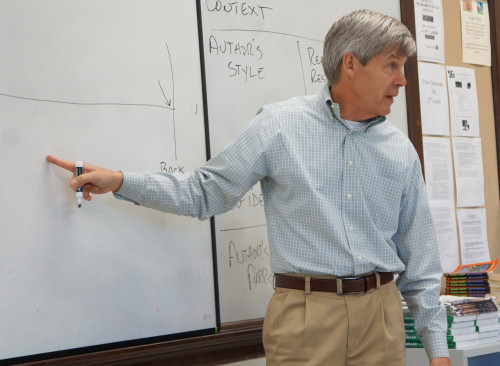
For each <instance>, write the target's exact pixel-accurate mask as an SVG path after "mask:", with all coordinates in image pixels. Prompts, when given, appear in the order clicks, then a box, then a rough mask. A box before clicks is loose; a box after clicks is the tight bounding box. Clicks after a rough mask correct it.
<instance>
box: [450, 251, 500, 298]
mask: <svg viewBox="0 0 500 366" xmlns="http://www.w3.org/2000/svg"><path fill="white" fill-rule="evenodd" d="M497 264H498V259H495V260H492V261H490V262H482V263H472V264H464V265H460V266H458V267H457V268H456V269H455V270H454V271H453V272H451V273H445V275H444V278H445V284H446V287H445V289H446V290H445V294H446V295H453V296H466V297H485V296H486V295H487V294H489V293H491V287H490V281H489V275H488V272H493V270H494V269H495V268H496V266H497Z"/></svg>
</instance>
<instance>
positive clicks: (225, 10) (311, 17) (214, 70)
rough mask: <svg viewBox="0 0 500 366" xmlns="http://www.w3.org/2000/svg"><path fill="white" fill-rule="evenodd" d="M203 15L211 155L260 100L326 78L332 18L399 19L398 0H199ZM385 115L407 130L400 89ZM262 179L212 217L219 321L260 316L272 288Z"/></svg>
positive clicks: (310, 87) (301, 90)
mask: <svg viewBox="0 0 500 366" xmlns="http://www.w3.org/2000/svg"><path fill="white" fill-rule="evenodd" d="M201 4H202V9H201V10H202V23H203V44H204V57H205V69H206V70H205V71H206V82H207V98H208V99H207V100H208V101H207V105H208V118H209V126H210V127H209V128H210V131H211V133H210V146H211V152H212V156H213V155H215V154H216V153H218V152H220V151H221V150H222V149H224V147H225V146H227V145H228V144H229V142H231V141H232V140H233V139H234V138H235V137H236V136H237V135H238V134H240V133H241V132H242V131H243V130H244V129H245V127H246V126H247V125H248V123H249V121H250V120H251V118H252V117H253V116H254V115H255V113H256V112H257V110H258V109H259V107H260V106H262V105H265V104H268V103H273V102H277V101H281V100H285V99H287V98H290V97H293V96H298V95H307V94H316V93H318V92H319V90H320V89H321V87H322V86H323V84H324V82H325V81H326V78H325V77H324V75H323V69H322V66H321V56H322V53H323V39H324V37H325V35H326V33H327V32H328V30H329V29H330V27H331V25H332V23H333V21H335V19H337V18H339V17H340V16H342V15H344V14H346V13H348V12H350V11H353V10H356V9H362V8H368V9H372V10H376V11H379V12H383V13H386V14H389V15H391V16H393V17H395V18H398V19H400V18H401V15H400V7H399V0H391V1H387V0H376V1H374V0H363V1H362V0H351V1H331V0H317V1H314V2H312V1H302V0H269V1H246V2H233V1H221V0H203V1H201ZM399 95H400V96H399V97H398V98H397V99H396V101H395V103H394V105H393V108H392V113H391V115H389V117H388V118H389V120H391V121H392V122H394V123H395V124H396V125H397V126H398V127H399V128H400V129H401V130H402V131H403V132H405V133H406V134H407V127H406V124H407V119H406V105H405V93H404V90H401V92H400V94H399ZM263 205H264V202H263V201H262V193H261V191H260V185H257V186H255V187H254V188H253V189H252V190H251V191H250V192H249V193H248V194H247V195H246V196H245V197H243V198H242V200H241V202H240V203H239V204H238V205H237V207H236V208H234V209H233V210H232V211H230V212H228V213H226V214H224V215H220V216H217V217H216V218H215V230H216V241H217V270H218V278H219V294H220V307H221V310H220V311H221V321H222V322H231V321H238V320H245V319H252V318H259V317H263V316H264V313H265V309H266V306H267V303H268V301H269V299H270V297H271V295H272V292H273V275H272V273H271V269H270V267H269V249H268V239H267V230H266V220H265V217H264V209H263Z"/></svg>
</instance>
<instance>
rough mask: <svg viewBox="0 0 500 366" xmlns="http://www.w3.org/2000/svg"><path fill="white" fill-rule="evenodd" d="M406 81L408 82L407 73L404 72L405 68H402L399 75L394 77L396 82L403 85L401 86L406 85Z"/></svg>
mask: <svg viewBox="0 0 500 366" xmlns="http://www.w3.org/2000/svg"><path fill="white" fill-rule="evenodd" d="M406 83H407V81H406V78H405V73H404V71H403V69H401V70H399V72H398V75H397V76H396V78H395V79H394V84H396V85H397V86H399V87H401V86H405V85H406Z"/></svg>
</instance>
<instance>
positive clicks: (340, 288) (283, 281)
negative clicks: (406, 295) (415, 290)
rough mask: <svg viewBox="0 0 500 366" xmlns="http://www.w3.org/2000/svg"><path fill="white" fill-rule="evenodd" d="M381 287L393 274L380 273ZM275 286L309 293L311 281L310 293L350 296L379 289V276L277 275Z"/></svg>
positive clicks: (390, 279)
mask: <svg viewBox="0 0 500 366" xmlns="http://www.w3.org/2000/svg"><path fill="white" fill-rule="evenodd" d="M379 274H380V286H381V285H385V284H386V283H389V282H391V281H392V280H393V279H394V274H393V273H392V272H380V273H379ZM274 278H275V286H276V287H283V288H288V289H294V290H302V291H307V290H308V289H307V287H308V286H307V280H308V278H309V279H310V284H309V291H323V292H336V293H337V294H339V295H341V294H349V293H360V292H366V291H368V290H371V289H373V288H376V287H377V276H376V275H375V273H373V274H370V275H367V276H360V277H344V278H328V279H324V278H314V277H299V276H287V275H283V274H278V273H277V274H275V275H274Z"/></svg>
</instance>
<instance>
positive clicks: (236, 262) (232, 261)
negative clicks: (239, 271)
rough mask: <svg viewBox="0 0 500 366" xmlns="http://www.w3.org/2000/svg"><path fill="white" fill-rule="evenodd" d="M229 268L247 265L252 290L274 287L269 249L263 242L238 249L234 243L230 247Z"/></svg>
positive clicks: (231, 242) (230, 243)
mask: <svg viewBox="0 0 500 366" xmlns="http://www.w3.org/2000/svg"><path fill="white" fill-rule="evenodd" d="M228 254H229V267H232V268H235V267H239V266H245V265H246V275H247V280H248V287H249V289H250V290H252V289H253V288H255V287H257V286H262V285H271V286H272V285H274V275H273V274H272V273H271V271H270V270H269V269H268V265H269V247H268V246H267V245H265V244H264V240H262V241H261V242H260V243H259V244H258V245H257V246H251V245H249V246H248V247H245V248H243V249H240V248H237V245H236V243H235V242H234V241H230V242H229V245H228Z"/></svg>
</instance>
